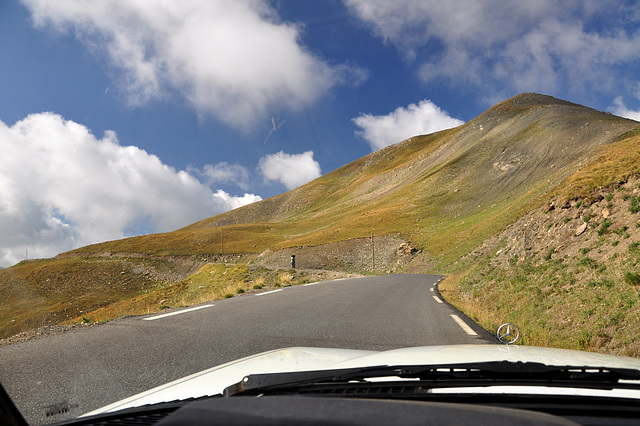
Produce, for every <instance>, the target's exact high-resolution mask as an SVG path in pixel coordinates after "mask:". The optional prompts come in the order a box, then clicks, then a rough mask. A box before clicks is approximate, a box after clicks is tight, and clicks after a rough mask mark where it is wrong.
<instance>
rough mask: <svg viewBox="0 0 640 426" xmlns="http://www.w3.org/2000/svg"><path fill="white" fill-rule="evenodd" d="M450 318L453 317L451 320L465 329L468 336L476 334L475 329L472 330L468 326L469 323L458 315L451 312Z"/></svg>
mask: <svg viewBox="0 0 640 426" xmlns="http://www.w3.org/2000/svg"><path fill="white" fill-rule="evenodd" d="M451 318H453V320H454V321H455V322H457V323H458V325H459V326H460V327H461V328H462V329H463V330H464V331H465V333H467V334H468V335H469V336H477V335H478V333H476V332H475V331H473V329H472V328H471V327H469V325H468V324H467V323H466V322H464V321H462V318H460V317H459V316H457V315H455V314H451Z"/></svg>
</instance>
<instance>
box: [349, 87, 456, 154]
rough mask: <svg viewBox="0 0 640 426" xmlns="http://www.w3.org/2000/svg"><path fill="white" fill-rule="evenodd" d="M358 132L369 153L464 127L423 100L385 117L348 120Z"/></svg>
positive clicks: (373, 116)
mask: <svg viewBox="0 0 640 426" xmlns="http://www.w3.org/2000/svg"><path fill="white" fill-rule="evenodd" d="M352 121H353V122H354V123H355V124H356V125H357V126H358V127H360V128H361V129H362V130H361V131H358V132H356V134H358V135H359V136H361V137H362V138H363V139H364V140H365V141H367V143H368V144H369V146H371V150H372V151H376V150H378V149H380V148H384V147H385V146H389V145H392V144H394V143H398V142H401V141H403V140H405V139H408V138H410V137H412V136H416V135H424V134H428V133H433V132H437V131H439V130H444V129H449V128H451V127H456V126H459V125H461V124H463V123H464V121H462V120H458V119H457V118H453V117H450V116H449V115H448V114H447V113H446V112H445V111H442V110H441V109H440V108H439V107H438V106H437V105H435V104H434V103H433V102H431V101H429V100H427V99H423V100H422V101H420V102H419V103H418V105H416V104H409V106H408V107H407V108H403V107H398V108H396V110H395V111H393V112H392V113H390V114H388V115H371V114H362V115H361V116H359V117H356V118H354V119H353V120H352Z"/></svg>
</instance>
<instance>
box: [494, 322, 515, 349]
mask: <svg viewBox="0 0 640 426" xmlns="http://www.w3.org/2000/svg"><path fill="white" fill-rule="evenodd" d="M496 335H497V336H498V340H500V343H504V344H505V345H513V344H514V343H515V342H516V340H518V338H519V337H520V330H518V327H516V326H515V325H513V324H511V323H509V322H508V323H506V324H502V325H501V326H500V327H498V332H497V333H496Z"/></svg>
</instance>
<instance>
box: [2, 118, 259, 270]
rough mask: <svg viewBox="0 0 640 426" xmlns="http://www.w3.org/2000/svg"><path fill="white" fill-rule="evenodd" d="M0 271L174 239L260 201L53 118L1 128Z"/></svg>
mask: <svg viewBox="0 0 640 426" xmlns="http://www.w3.org/2000/svg"><path fill="white" fill-rule="evenodd" d="M0 146H2V155H0V194H2V196H1V197H0V266H7V265H11V264H13V263H15V262H16V261H19V260H22V259H23V258H24V256H25V253H26V250H29V256H30V257H34V256H37V257H48V256H52V255H55V254H57V253H59V252H61V251H65V250H70V249H72V248H76V247H80V246H83V245H86V244H90V243H95V242H99V241H104V240H110V239H117V238H121V237H123V236H126V235H132V234H137V233H145V232H160V231H170V230H173V229H176V228H178V227H181V226H184V225H187V224H189V223H192V222H194V221H196V220H200V219H203V218H205V217H208V216H211V215H214V214H217V213H222V212H224V211H227V210H230V209H232V208H235V207H239V206H240V205H242V204H247V203H250V202H253V201H257V200H259V199H260V197H258V196H256V195H251V194H245V195H244V196H243V197H232V196H230V195H229V194H227V193H225V192H224V191H218V192H216V193H213V192H212V191H211V189H210V188H209V187H208V186H206V185H203V184H202V183H200V181H198V180H197V179H196V178H194V177H193V176H191V175H190V174H188V173H187V172H185V171H176V170H175V169H173V168H172V167H169V166H167V165H165V164H163V163H162V162H161V161H160V159H158V157H156V156H154V155H150V154H148V153H147V152H145V151H143V150H141V149H139V148H137V147H135V146H121V145H119V143H118V140H117V138H116V135H115V133H114V132H111V131H108V132H105V134H104V136H103V137H102V138H101V139H98V138H96V137H95V136H94V135H93V134H91V132H90V131H89V130H88V129H87V128H86V127H85V126H82V125H80V124H77V123H74V122H73V121H67V120H64V119H63V118H62V117H60V116H59V115H56V114H53V113H41V114H33V115H30V116H28V117H27V118H25V119H23V120H22V121H19V122H17V123H16V124H14V125H13V126H7V125H6V124H4V123H2V122H1V121H0Z"/></svg>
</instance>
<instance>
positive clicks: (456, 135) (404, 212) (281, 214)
mask: <svg viewBox="0 0 640 426" xmlns="http://www.w3.org/2000/svg"><path fill="white" fill-rule="evenodd" d="M636 127H637V123H636V122H633V121H630V120H625V119H622V118H619V117H615V116H612V115H609V114H605V113H602V112H599V111H595V110H592V109H589V108H585V107H582V106H578V105H575V104H571V103H568V102H565V101H560V100H557V99H554V98H551V97H548V96H543V95H535V94H525V95H520V96H518V97H515V98H513V99H510V100H508V101H505V102H502V103H500V104H498V105H496V106H495V107H493V108H491V109H489V110H488V111H486V112H485V113H483V114H482V115H480V116H479V117H477V118H476V119H474V120H472V121H470V122H469V123H467V124H465V125H463V126H460V127H458V128H455V129H451V130H447V131H443V132H438V133H434V134H430V135H426V136H417V137H414V138H411V139H409V140H406V141H403V142H401V143H399V144H396V145H393V146H390V147H387V148H385V149H382V150H379V151H376V152H374V153H372V154H370V155H368V156H366V157H363V158H361V159H359V160H357V161H354V162H352V163H350V164H348V165H346V166H344V167H342V168H340V169H337V170H335V171H333V172H331V173H328V174H326V175H324V176H322V177H320V178H318V179H316V180H314V181H312V182H310V183H308V184H306V185H304V186H302V187H301V188H298V189H296V190H293V191H290V192H288V193H285V194H282V195H279V196H276V197H272V198H270V199H268V200H264V201H261V202H258V203H254V204H252V205H249V206H245V207H242V208H239V209H236V210H232V211H230V212H227V213H224V214H222V215H218V216H214V217H212V218H208V219H205V220H203V221H200V222H197V223H195V224H193V225H190V226H188V227H185V228H183V229H181V230H178V231H176V232H172V233H167V234H157V235H150V236H144V237H135V238H130V239H125V240H120V241H115V242H111V243H104V244H97V245H93V246H88V247H84V248H82V249H78V250H76V251H75V252H73V253H76V254H81V253H82V254H95V253H100V252H136V253H150V254H173V255H193V254H202V255H205V254H212V253H217V254H220V253H221V252H222V250H223V247H222V246H224V250H225V251H226V252H227V253H261V252H262V251H264V250H265V249H267V248H270V249H272V250H277V249H282V248H285V247H296V246H314V245H319V244H325V243H329V242H333V241H342V240H345V239H349V238H359V237H360V238H363V237H367V236H370V235H371V232H374V233H375V234H376V235H379V234H380V235H382V234H398V235H401V236H402V238H404V239H406V240H408V241H411V242H412V243H413V244H414V245H415V246H416V247H418V248H420V249H426V250H428V252H429V253H430V254H431V255H432V256H433V257H435V258H438V259H441V262H440V263H449V262H450V261H452V260H455V259H456V258H458V257H459V256H461V255H462V254H464V253H466V252H468V250H470V249H471V248H472V247H473V246H475V245H477V244H478V243H479V242H481V241H483V240H484V239H485V238H487V237H489V236H491V235H493V233H495V232H496V231H497V230H499V229H501V228H502V227H503V226H505V225H506V224H507V223H510V222H512V221H513V220H515V219H516V218H517V217H518V215H519V214H521V213H522V212H523V209H526V208H528V207H530V206H532V205H535V203H537V202H540V200H541V199H542V198H543V197H544V196H545V195H546V194H547V193H548V191H549V190H550V189H551V188H553V187H555V186H556V185H557V184H559V183H560V182H562V181H563V180H564V179H566V178H567V177H568V176H569V175H570V174H572V173H574V172H575V171H577V170H578V169H579V167H580V166H581V165H584V164H586V163H587V162H588V160H589V158H590V157H591V156H592V155H593V153H594V151H595V150H596V149H597V148H598V147H600V146H603V145H607V144H610V143H611V142H613V141H615V140H616V139H617V138H619V137H620V136H621V135H622V134H624V133H626V132H628V131H630V130H632V129H634V128H636ZM220 234H223V244H221V243H220Z"/></svg>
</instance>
